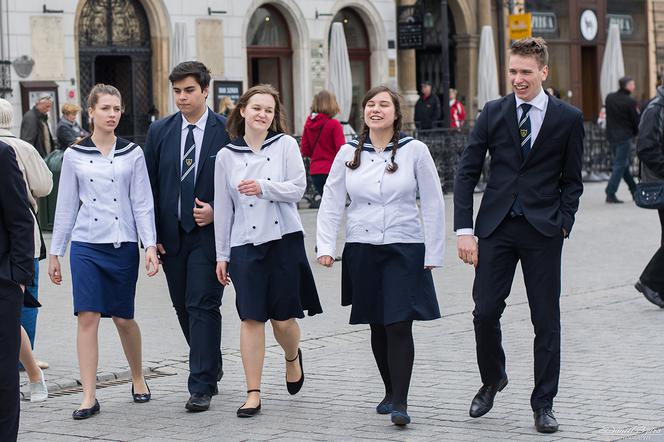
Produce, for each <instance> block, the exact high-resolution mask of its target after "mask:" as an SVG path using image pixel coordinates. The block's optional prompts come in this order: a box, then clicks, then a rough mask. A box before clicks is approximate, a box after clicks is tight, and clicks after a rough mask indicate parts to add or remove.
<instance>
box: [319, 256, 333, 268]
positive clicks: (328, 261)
mask: <svg viewBox="0 0 664 442" xmlns="http://www.w3.org/2000/svg"><path fill="white" fill-rule="evenodd" d="M318 264H320V265H322V266H325V267H332V264H334V258H332V257H331V256H330V255H323V256H321V257H319V258H318Z"/></svg>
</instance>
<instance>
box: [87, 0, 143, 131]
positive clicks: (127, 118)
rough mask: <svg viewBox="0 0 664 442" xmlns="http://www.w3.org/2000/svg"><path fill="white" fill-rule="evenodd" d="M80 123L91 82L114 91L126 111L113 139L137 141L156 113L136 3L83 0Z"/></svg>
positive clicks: (124, 0)
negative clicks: (104, 84)
mask: <svg viewBox="0 0 664 442" xmlns="http://www.w3.org/2000/svg"><path fill="white" fill-rule="evenodd" d="M78 51H79V75H80V80H79V81H80V83H79V84H80V91H81V101H82V103H81V104H82V107H83V124H84V126H87V125H88V121H87V103H86V100H87V96H88V94H89V93H90V90H91V89H92V87H93V86H94V85H95V84H96V83H107V84H111V85H113V86H115V87H117V88H118V89H119V90H120V93H121V94H122V99H123V102H124V106H125V112H124V114H123V116H122V118H121V119H120V124H119V125H118V128H117V131H116V133H117V134H118V136H120V137H123V138H127V139H130V140H133V141H137V142H139V143H140V142H142V141H143V140H144V138H145V134H146V132H147V128H148V125H149V122H150V115H151V114H152V113H154V112H155V108H154V104H153V100H152V65H151V57H152V50H151V45H150V26H149V24H148V19H147V16H146V13H145V10H144V9H143V7H142V6H141V4H140V2H139V1H138V0H87V1H86V2H85V4H84V5H83V7H82V8H81V13H80V16H79V21H78Z"/></svg>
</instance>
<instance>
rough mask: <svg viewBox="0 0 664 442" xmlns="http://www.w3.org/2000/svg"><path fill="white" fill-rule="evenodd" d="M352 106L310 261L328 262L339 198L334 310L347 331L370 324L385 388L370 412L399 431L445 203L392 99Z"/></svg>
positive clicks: (423, 149) (424, 150) (372, 94)
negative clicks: (354, 133)
mask: <svg viewBox="0 0 664 442" xmlns="http://www.w3.org/2000/svg"><path fill="white" fill-rule="evenodd" d="M362 108H363V110H364V125H363V128H362V130H361V131H360V135H359V137H358V138H357V139H355V140H353V141H351V142H349V143H348V144H345V145H344V146H342V147H341V150H340V151H339V153H338V154H337V156H336V158H335V159H334V163H333V165H332V170H331V171H330V175H329V177H328V179H327V182H326V184H325V190H324V192H323V200H322V202H321V206H320V210H319V212H318V229H317V236H316V244H317V247H318V262H319V263H320V264H322V265H324V266H327V267H331V266H332V264H333V263H334V258H333V257H334V256H336V240H337V233H338V230H339V224H340V222H341V218H342V216H343V214H344V210H345V205H346V194H348V195H349V196H350V200H351V204H350V206H348V209H347V210H346V245H345V247H344V251H343V260H342V262H343V264H342V280H341V283H342V305H350V304H352V309H351V315H350V323H351V324H370V326H371V348H372V351H373V354H374V357H375V359H376V364H377V365H378V370H379V372H380V375H381V378H382V380H383V383H384V385H385V397H384V398H383V400H382V401H381V402H380V403H379V404H378V406H377V407H376V411H377V412H378V413H379V414H391V419H392V422H393V423H394V424H396V425H406V424H408V423H410V416H409V415H408V413H407V398H408V388H409V385H410V377H411V373H412V369H413V359H414V348H413V335H412V324H413V320H431V319H437V318H440V311H439V309H438V301H437V299H436V292H435V289H434V285H433V279H432V277H431V269H432V268H434V267H441V266H442V265H443V255H444V253H445V205H444V201H443V193H442V190H441V186H440V181H439V178H438V172H437V170H436V166H435V164H434V162H433V159H432V158H431V154H430V153H429V149H428V147H427V146H426V145H425V144H424V143H422V142H420V141H417V140H415V139H413V138H412V137H408V136H405V135H404V134H401V133H400V129H401V122H402V120H403V117H402V114H401V107H400V103H399V96H398V95H397V94H396V93H395V92H393V91H392V90H390V89H389V88H387V87H385V86H378V87H375V88H373V89H371V90H370V91H369V92H367V94H366V96H365V97H364V100H363V102H362ZM418 192H419V197H420V206H421V212H422V220H423V223H421V222H420V211H419V210H418V205H417V195H418ZM422 224H423V225H422Z"/></svg>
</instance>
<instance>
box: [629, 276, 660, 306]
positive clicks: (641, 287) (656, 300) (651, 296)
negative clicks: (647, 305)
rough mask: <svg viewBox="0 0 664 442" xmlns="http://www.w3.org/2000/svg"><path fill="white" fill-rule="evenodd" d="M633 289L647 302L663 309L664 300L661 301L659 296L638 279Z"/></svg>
mask: <svg viewBox="0 0 664 442" xmlns="http://www.w3.org/2000/svg"><path fill="white" fill-rule="evenodd" d="M634 288H635V289H637V290H638V291H640V292H641V293H643V296H645V297H646V299H647V300H648V301H650V302H652V303H653V304H655V305H656V306H657V307H659V308H664V299H662V297H661V296H660V294H659V293H657V292H656V291H654V290H653V289H651V288H650V287H648V286H647V285H645V284H644V283H642V282H641V280H640V279H639V280H638V281H637V282H636V284H634Z"/></svg>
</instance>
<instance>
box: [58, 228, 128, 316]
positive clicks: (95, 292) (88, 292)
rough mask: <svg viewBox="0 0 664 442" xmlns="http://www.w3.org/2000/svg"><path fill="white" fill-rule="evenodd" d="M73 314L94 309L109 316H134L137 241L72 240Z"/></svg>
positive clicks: (93, 310)
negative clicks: (119, 243) (98, 242)
mask: <svg viewBox="0 0 664 442" xmlns="http://www.w3.org/2000/svg"><path fill="white" fill-rule="evenodd" d="M69 262H70V264H71V276H72V286H73V291H74V314H75V315H78V313H80V312H97V313H101V316H102V317H104V318H108V317H111V316H117V317H119V318H125V319H133V318H134V297H135V296H136V280H137V279H138V244H137V243H135V242H125V243H122V245H121V246H120V247H119V248H117V249H116V248H115V247H114V246H113V244H92V243H86V242H79V241H72V243H71V252H70V254H69Z"/></svg>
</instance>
